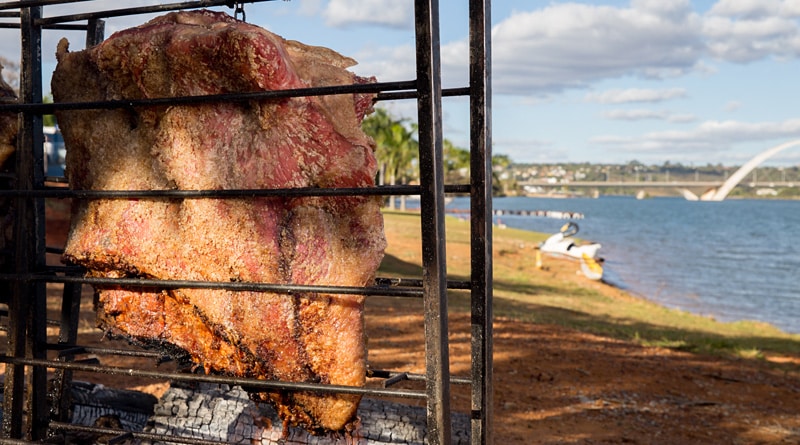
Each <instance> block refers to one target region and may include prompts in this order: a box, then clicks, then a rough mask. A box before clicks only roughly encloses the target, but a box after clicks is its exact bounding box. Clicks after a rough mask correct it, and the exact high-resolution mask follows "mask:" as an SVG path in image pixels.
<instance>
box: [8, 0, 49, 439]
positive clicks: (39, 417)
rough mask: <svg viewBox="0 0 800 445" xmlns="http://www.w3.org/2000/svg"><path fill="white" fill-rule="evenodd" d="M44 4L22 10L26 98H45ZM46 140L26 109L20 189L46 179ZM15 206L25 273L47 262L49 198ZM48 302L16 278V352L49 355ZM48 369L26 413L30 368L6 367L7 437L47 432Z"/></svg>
mask: <svg viewBox="0 0 800 445" xmlns="http://www.w3.org/2000/svg"><path fill="white" fill-rule="evenodd" d="M41 9H42V8H41V7H29V8H22V9H21V12H20V42H21V48H22V54H21V56H22V63H21V65H22V69H21V73H20V74H21V76H20V100H21V101H22V102H26V103H30V102H41V100H42V88H41V87H42V77H41V29H40V28H38V27H36V26H35V25H34V21H35V20H36V19H38V18H40V17H41ZM43 140H44V136H43V134H42V118H41V116H37V115H34V114H31V113H22V114H21V115H20V129H19V134H18V138H17V151H16V157H17V164H16V176H17V178H16V188H17V190H20V191H28V190H33V189H35V188H37V187H41V186H42V185H43V184H44V156H43V153H42V144H43ZM15 209H16V213H17V214H16V220H15V227H14V236H15V248H16V251H15V253H14V258H15V272H16V273H17V274H18V275H24V274H29V273H32V272H35V271H36V270H37V269H39V268H40V267H42V266H44V260H45V242H44V201H43V200H42V199H31V198H30V196H24V195H20V196H19V197H18V198H16V202H15ZM45 303H46V302H45V285H44V283H32V282H28V281H15V282H14V286H13V293H12V295H11V300H10V302H9V344H8V353H9V354H11V355H14V356H15V357H24V356H26V355H27V354H30V355H31V356H32V357H34V358H45V357H46V349H45V345H46V342H47V338H46V321H45V320H46V315H45V313H44V311H45ZM46 372H47V370H46V369H45V368H42V367H39V368H36V369H33V371H32V372H31V374H30V380H29V382H28V383H29V386H28V388H27V389H28V394H27V396H28V399H27V402H28V403H27V416H26V415H25V413H24V411H25V408H26V406H25V403H24V402H25V400H26V399H25V392H24V389H25V377H26V376H25V368H24V367H23V366H18V365H15V366H8V367H7V368H6V382H5V400H4V403H3V405H4V406H3V407H4V416H3V435H4V436H5V437H15V438H22V437H23V435H27V436H29V437H31V438H32V439H39V438H41V437H42V436H41V435H40V433H41V432H42V431H43V428H42V426H44V428H46V423H47V401H46V396H45V395H46V390H45V389H46V386H47V374H46ZM26 417H27V419H28V423H29V425H30V430H29V431H25V428H24V422H25V419H26ZM34 431H35V432H34Z"/></svg>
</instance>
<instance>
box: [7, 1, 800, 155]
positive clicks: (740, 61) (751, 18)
mask: <svg viewBox="0 0 800 445" xmlns="http://www.w3.org/2000/svg"><path fill="white" fill-rule="evenodd" d="M156 3H167V2H157V1H135V0H96V1H89V2H81V3H76V4H73V5H54V6H46V7H45V8H44V16H45V17H50V16H58V15H63V14H68V13H76V12H83V11H86V10H108V9H116V8H120V7H126V6H141V5H152V4H156ZM413 3H414V2H413V1H411V0H360V1H354V0H290V1H270V2H264V3H257V4H245V6H244V11H245V14H246V20H247V21H248V22H250V23H253V24H256V25H259V26H262V27H264V28H266V29H268V30H270V31H272V32H275V33H277V34H279V35H281V36H283V37H285V38H287V39H293V40H299V41H301V42H304V43H307V44H311V45H320V46H326V47H329V48H332V49H334V50H336V51H338V52H340V53H342V54H344V55H346V56H349V57H352V58H354V59H356V60H357V61H358V62H359V63H358V65H356V66H354V67H352V68H351V69H352V70H353V71H354V72H356V73H357V74H359V75H363V76H375V77H376V78H377V79H378V80H379V81H395V80H413V79H414V77H415V75H414V62H415V61H414V58H415V52H414V22H413V19H414V4H413ZM492 3H493V4H492V11H491V15H492V90H493V95H492V137H493V151H494V153H495V154H505V155H508V156H509V157H510V158H511V159H512V160H513V161H515V162H519V163H529V162H530V163H564V162H592V163H627V162H631V161H638V162H642V163H645V164H656V165H661V164H664V163H666V162H669V163H673V164H675V163H681V164H684V165H695V166H705V165H708V164H713V165H717V164H722V165H726V166H730V165H741V164H743V163H745V162H746V161H747V160H749V159H751V158H753V157H754V156H756V155H757V154H758V153H760V152H763V151H764V150H767V149H769V148H771V147H773V146H776V145H779V144H782V143H784V142H789V141H793V140H797V139H800V81H799V79H800V0H718V1H710V0H706V1H693V2H689V1H688V0H629V1H611V0H609V1H578V0H574V1H546V2H545V1H535V0H495V1H494V2H492ZM467 4H468V2H467V1H466V0H443V1H441V2H440V16H441V23H440V36H441V60H442V82H443V86H444V87H446V88H449V87H463V86H467V68H468V67H467V61H468V46H467V32H468V29H467V24H468V23H467V22H468V12H467ZM215 9H217V10H222V11H226V12H228V13H229V14H231V15H232V14H233V10H232V9H230V8H227V7H219V8H215ZM150 17H151V16H135V17H125V18H111V19H109V20H108V22H107V24H106V35H107V36H108V35H110V34H111V33H113V32H115V31H117V30H120V29H124V28H127V27H130V26H135V25H138V24H141V23H143V22H144V21H146V20H147V19H149V18H150ZM16 32H18V31H14V30H0V35H1V36H2V38H0V55H2V56H4V57H6V58H8V59H11V60H18V59H19V46H18V43H17V35H16V34H15V33H16ZM61 37H67V38H68V39H69V40H70V41H71V50H80V49H81V47H82V40H83V37H82V35H81V34H80V33H78V32H74V31H46V32H45V35H44V42H43V48H42V54H43V59H44V64H43V76H44V77H45V79H44V82H45V90H46V91H49V88H48V87H47V85H49V75H50V73H51V72H52V70H53V69H54V68H55V60H54V57H53V53H54V51H55V45H56V42H57V41H58V39H59V38H61ZM380 106H382V107H385V108H387V109H388V110H389V112H390V113H392V114H393V115H394V116H396V117H397V118H409V119H412V120H413V119H414V118H415V112H416V111H415V103H414V101H412V100H404V101H392V102H381V104H380ZM443 132H444V137H445V138H447V139H449V140H450V141H452V142H453V143H454V144H455V145H456V146H460V147H463V148H467V147H468V146H469V109H468V107H467V100H466V98H463V97H462V98H445V99H444V104H443ZM798 164H800V146H795V147H793V148H789V149H787V150H784V151H782V152H780V153H778V154H777V155H775V156H773V157H772V158H770V159H769V160H768V161H767V162H765V165H775V166H794V165H798Z"/></svg>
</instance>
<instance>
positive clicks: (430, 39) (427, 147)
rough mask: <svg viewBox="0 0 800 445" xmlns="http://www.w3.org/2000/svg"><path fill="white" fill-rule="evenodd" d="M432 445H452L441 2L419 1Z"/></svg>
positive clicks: (422, 171)
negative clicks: (443, 147) (440, 29)
mask: <svg viewBox="0 0 800 445" xmlns="http://www.w3.org/2000/svg"><path fill="white" fill-rule="evenodd" d="M415 14H416V15H415V16H416V45H417V89H418V94H419V98H418V104H417V106H418V113H419V115H418V118H419V146H420V153H419V157H420V184H421V196H420V204H421V209H420V211H421V224H422V266H423V277H422V278H423V291H424V306H425V351H426V352H425V354H426V369H427V371H426V372H427V381H426V392H427V395H428V399H427V403H428V443H430V444H433V445H445V444H446V445H450V437H451V431H450V430H451V418H450V359H449V350H448V338H447V277H446V274H447V267H446V262H445V226H444V216H445V213H444V169H443V150H442V85H441V64H440V54H439V44H440V42H439V3H438V1H435V0H417V1H416V2H415Z"/></svg>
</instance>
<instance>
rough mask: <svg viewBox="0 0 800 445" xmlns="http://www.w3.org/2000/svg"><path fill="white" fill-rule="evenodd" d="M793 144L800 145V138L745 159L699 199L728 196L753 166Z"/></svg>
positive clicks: (708, 199)
mask: <svg viewBox="0 0 800 445" xmlns="http://www.w3.org/2000/svg"><path fill="white" fill-rule="evenodd" d="M795 145H800V139H798V140H796V141H791V142H786V143H784V144H781V145H778V146H775V147H772V148H770V149H769V150H764V151H763V152H761V153H759V154H758V155H757V156H756V157H754V158H753V159H751V160H749V161H747V163H746V164H744V165H743V166H741V167H740V168H739V170H736V172H735V173H734V174H732V175H731V176H730V177H729V178H728V179H727V180H726V181H725V182H724V183H723V184H722V185H721V186H720V187H719V188H718V189H711V190H709V191H708V192H706V193H703V196H701V197H700V199H701V200H703V201H722V200H724V199H725V198H726V197H728V193H730V192H731V190H733V188H734V187H736V186H737V185H739V183H740V182H742V180H743V179H744V178H745V177H746V176H747V175H748V174H749V173H750V172H751V171H753V169H754V168H756V167H758V166H759V165H760V164H761V163H762V162H764V161H766V160H767V159H769V158H771V157H772V156H774V155H776V154H777V153H778V152H781V151H783V150H786V149H787V148H789V147H793V146H795Z"/></svg>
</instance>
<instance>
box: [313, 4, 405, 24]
mask: <svg viewBox="0 0 800 445" xmlns="http://www.w3.org/2000/svg"><path fill="white" fill-rule="evenodd" d="M323 15H324V17H325V20H326V21H327V23H328V25H330V26H334V27H347V26H354V25H362V24H369V25H380V26H388V27H390V28H409V27H413V26H414V4H413V3H412V2H410V1H398V0H364V1H360V2H358V4H353V2H351V1H348V0H331V1H330V3H328V6H327V7H326V8H325V11H324V12H323Z"/></svg>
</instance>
